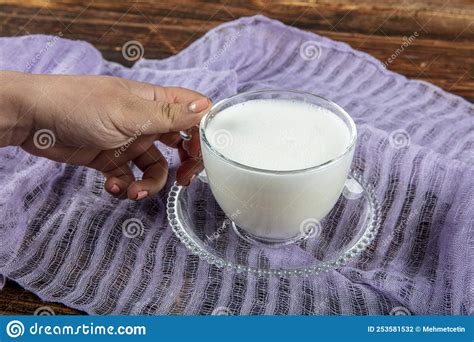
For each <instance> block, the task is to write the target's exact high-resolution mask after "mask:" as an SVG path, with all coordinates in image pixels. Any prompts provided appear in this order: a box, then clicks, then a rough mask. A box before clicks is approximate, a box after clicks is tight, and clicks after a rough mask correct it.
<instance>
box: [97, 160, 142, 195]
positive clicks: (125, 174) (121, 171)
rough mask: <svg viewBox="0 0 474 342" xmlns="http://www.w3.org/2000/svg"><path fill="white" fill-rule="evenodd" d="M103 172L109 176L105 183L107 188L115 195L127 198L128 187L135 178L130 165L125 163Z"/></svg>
mask: <svg viewBox="0 0 474 342" xmlns="http://www.w3.org/2000/svg"><path fill="white" fill-rule="evenodd" d="M103 174H104V176H105V177H106V178H107V180H106V181H105V184H104V188H105V190H106V191H107V192H108V193H109V194H111V195H112V196H114V197H117V198H126V197H127V196H126V195H127V189H128V188H129V186H130V184H132V182H133V181H134V180H135V177H134V176H133V173H132V170H131V169H130V167H129V166H128V165H127V164H123V165H120V166H118V167H116V168H115V169H113V170H110V171H107V172H103Z"/></svg>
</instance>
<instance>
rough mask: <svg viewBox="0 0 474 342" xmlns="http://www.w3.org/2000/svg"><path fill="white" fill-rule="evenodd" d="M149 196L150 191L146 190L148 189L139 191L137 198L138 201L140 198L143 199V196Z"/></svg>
mask: <svg viewBox="0 0 474 342" xmlns="http://www.w3.org/2000/svg"><path fill="white" fill-rule="evenodd" d="M147 196H148V191H146V190H142V191H139V192H138V194H137V198H136V200H137V201H138V200H141V199H143V198H145V197H147Z"/></svg>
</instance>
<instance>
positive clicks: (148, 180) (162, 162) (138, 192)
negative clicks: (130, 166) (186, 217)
mask: <svg viewBox="0 0 474 342" xmlns="http://www.w3.org/2000/svg"><path fill="white" fill-rule="evenodd" d="M133 162H134V163H135V165H137V166H138V168H140V170H142V171H143V178H142V180H139V181H135V182H133V183H132V184H130V186H129V187H128V191H127V197H128V198H129V199H132V200H141V199H143V198H146V197H148V196H151V195H154V194H156V193H157V192H159V191H160V190H161V189H163V187H164V186H165V184H166V180H167V178H168V163H167V161H166V159H165V157H163V155H162V154H161V152H160V151H159V150H158V149H157V148H156V146H154V145H152V146H151V147H150V148H149V149H148V150H147V151H145V152H144V153H143V154H141V155H140V156H138V157H137V158H136V159H134V160H133Z"/></svg>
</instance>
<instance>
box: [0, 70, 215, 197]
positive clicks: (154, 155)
mask: <svg viewBox="0 0 474 342" xmlns="http://www.w3.org/2000/svg"><path fill="white" fill-rule="evenodd" d="M0 78H1V81H2V82H1V83H2V85H3V84H5V85H7V86H8V87H10V90H9V91H7V92H5V93H7V96H8V97H9V100H5V94H4V95H3V99H4V100H3V101H1V100H0V104H1V103H6V104H8V106H6V108H10V109H11V110H10V111H12V112H14V113H15V115H17V118H16V124H15V125H13V127H8V126H12V124H11V122H10V125H8V124H7V125H6V126H7V127H6V128H5V127H0V133H1V132H2V131H5V130H7V129H10V130H9V131H8V132H9V134H4V136H9V142H8V143H5V142H4V141H3V140H2V141H0V144H2V145H3V146H4V145H8V144H15V145H19V146H21V148H23V149H24V150H25V151H27V152H29V153H31V154H33V155H36V156H40V157H46V158H49V159H52V160H55V161H59V162H66V163H70V164H76V165H85V166H88V167H91V168H94V169H97V170H99V171H101V172H102V173H103V174H104V176H105V177H106V182H105V189H106V190H107V191H108V192H109V193H111V194H112V195H114V196H116V197H119V198H125V197H128V198H129V199H135V200H139V199H142V198H145V197H147V196H149V195H153V194H155V193H157V192H158V191H160V190H161V189H162V188H163V186H164V185H165V183H166V180H167V176H168V165H167V162H166V159H165V158H164V157H163V155H162V154H161V153H160V151H159V150H158V149H157V148H156V147H155V145H154V141H155V140H160V141H161V142H163V143H165V144H167V145H168V146H171V147H175V148H178V150H179V155H180V158H181V161H182V164H181V165H180V167H179V169H178V171H177V181H178V183H180V184H182V185H187V184H189V182H190V181H191V180H192V178H193V176H194V175H195V174H197V173H198V172H199V171H200V170H201V169H202V161H201V159H200V146H199V136H198V129H197V128H193V127H195V126H196V125H197V124H198V123H199V121H200V119H201V117H202V116H203V114H204V112H205V110H206V109H208V107H209V106H210V101H209V100H208V99H207V98H206V97H204V96H203V95H201V94H199V93H196V92H194V91H191V90H188V89H184V88H176V87H159V86H154V85H151V84H148V83H142V82H136V81H130V80H126V79H122V78H115V77H107V76H66V75H30V74H21V73H12V72H1V73H0ZM5 78H7V79H9V81H10V82H8V83H3V81H5ZM12 99H13V100H12ZM2 115H3V116H4V115H5V114H4V113H2ZM8 115H9V117H11V115H12V114H11V113H10V114H8ZM9 121H11V118H10V120H9ZM2 126H5V125H2ZM189 129H191V131H192V139H191V140H190V141H185V142H183V140H182V138H181V137H180V134H179V131H180V130H189ZM11 132H15V134H12V133H11ZM41 133H44V134H49V136H47V135H43V136H41ZM48 138H49V139H51V140H49V141H48ZM41 139H43V141H42V140H41ZM12 141H13V143H12ZM51 141H54V144H49V145H50V146H48V142H51ZM45 144H46V145H45ZM2 145H0V146H2ZM45 146H46V147H47V148H45ZM128 162H133V163H134V164H135V165H136V166H137V167H138V168H140V169H141V170H142V171H143V179H141V180H136V179H135V178H134V176H133V174H132V171H131V169H130V167H129V165H128Z"/></svg>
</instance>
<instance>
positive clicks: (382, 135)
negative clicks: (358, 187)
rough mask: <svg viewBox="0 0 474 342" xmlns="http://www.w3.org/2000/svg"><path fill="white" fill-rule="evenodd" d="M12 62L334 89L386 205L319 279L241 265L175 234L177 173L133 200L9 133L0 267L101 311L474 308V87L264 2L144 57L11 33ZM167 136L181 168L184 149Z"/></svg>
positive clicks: (359, 165)
mask: <svg viewBox="0 0 474 342" xmlns="http://www.w3.org/2000/svg"><path fill="white" fill-rule="evenodd" d="M145 51H146V46H145ZM0 68H1V69H10V70H19V71H28V72H33V73H70V74H102V75H114V76H121V77H126V78H130V79H135V80H139V81H146V82H151V83H156V84H161V85H168V86H170V85H174V86H182V87H188V88H191V89H195V90H197V91H200V92H202V93H205V94H208V95H210V96H211V98H212V99H213V100H217V99H221V98H224V97H226V96H229V95H232V94H235V93H237V92H242V91H246V90H251V89H259V88H267V87H270V88H293V89H300V90H306V91H309V92H312V93H316V94H320V95H323V96H325V97H328V98H330V99H332V100H334V101H335V102H336V103H338V104H340V105H341V106H343V107H344V108H345V109H346V110H347V111H348V112H349V113H350V114H351V115H352V117H353V118H354V120H355V121H356V124H357V126H358V132H359V142H358V147H357V150H356V155H355V159H354V165H353V168H354V169H355V170H357V171H360V172H361V173H362V174H363V175H364V177H365V179H366V180H368V181H369V182H370V183H371V184H373V185H374V187H375V189H376V194H377V196H378V197H379V199H380V203H381V207H382V208H381V209H382V218H381V219H382V227H381V231H380V233H379V235H378V236H377V238H376V240H375V241H374V243H373V244H372V245H371V246H370V247H369V248H368V249H367V251H366V252H364V253H363V254H362V255H361V256H360V257H359V258H358V259H356V260H355V261H353V262H351V263H350V264H349V265H348V266H346V267H342V268H340V269H337V270H334V271H330V272H328V273H323V274H320V275H318V276H315V277H309V278H277V277H271V278H265V277H259V276H257V275H247V274H241V273H240V274H238V273H233V272H230V271H227V270H222V269H219V268H217V267H215V266H209V265H208V264H207V263H206V262H204V261H202V260H199V258H198V257H196V256H193V255H191V254H190V253H188V251H187V250H186V248H185V247H184V246H183V245H182V244H181V243H180V242H179V241H178V239H177V238H175V237H174V235H173V233H172V231H171V229H169V226H168V225H167V222H166V217H165V199H166V194H167V191H168V189H169V186H170V185H171V184H172V181H173V179H170V180H169V182H168V184H167V187H166V189H165V190H163V191H162V192H161V193H160V194H159V195H156V196H153V197H152V198H150V199H148V200H145V201H142V202H139V203H135V202H132V201H122V202H120V201H117V200H114V199H112V197H111V196H109V195H108V194H106V193H105V192H104V191H103V189H102V185H103V181H104V180H103V177H102V176H101V175H100V174H99V173H98V172H96V171H94V170H90V169H87V168H83V167H75V166H69V165H64V164H59V163H55V162H52V161H49V160H46V159H42V158H36V157H33V156H30V155H28V154H26V153H25V152H23V151H22V150H20V149H18V148H4V149H1V150H0V159H1V163H0V168H1V171H0V185H1V188H2V194H3V195H2V196H1V197H0V207H1V211H0V241H1V245H0V273H2V274H3V275H5V276H6V277H8V278H11V279H13V280H15V281H17V282H18V283H19V284H21V285H22V286H23V287H25V288H26V289H28V290H30V291H32V292H34V293H36V294H37V295H38V296H40V297H41V298H42V299H44V300H47V301H55V302H61V303H64V304H66V305H67V306H70V307H73V308H77V309H80V310H84V311H86V312H88V313H91V314H210V313H211V312H213V310H215V309H216V308H226V310H229V311H230V312H231V313H233V314H336V315H337V314H348V315H352V314H363V315H364V314H389V313H390V312H392V313H393V312H394V310H395V311H396V310H400V308H402V309H401V310H405V311H406V312H409V313H411V314H444V315H453V314H462V315H468V314H474V309H473V304H474V302H473V297H474V287H473V262H472V261H473V260H474V259H473V257H474V234H473V231H472V228H473V215H472V211H473V195H472V194H473V192H474V172H473V167H472V163H473V161H474V154H473V151H474V129H473V128H474V127H473V114H474V107H473V105H472V104H470V103H468V102H467V101H465V100H464V99H462V98H460V97H458V96H455V95H452V94H449V93H447V92H445V91H443V90H441V89H440V88H438V87H436V86H433V85H431V84H428V83H425V82H421V81H414V80H407V79H406V78H405V77H403V76H401V75H398V74H395V73H393V72H390V71H387V70H386V69H385V68H384V67H383V64H382V63H380V62H379V61H377V60H376V59H375V58H373V57H371V56H369V55H367V54H364V53H361V52H358V51H355V50H353V49H351V48H350V47H349V46H348V45H346V44H343V43H339V42H335V41H332V40H330V39H327V38H324V37H320V36H317V35H315V34H312V33H308V32H303V31H300V30H298V29H295V28H292V27H288V26H285V25H283V24H281V23H280V22H277V21H273V20H269V19H267V18H265V17H262V16H256V17H250V18H242V19H239V20H236V21H233V22H230V23H227V24H224V25H221V26H219V27H217V28H215V29H213V30H212V31H210V32H209V33H207V34H206V35H205V36H204V37H203V38H201V39H199V40H198V41H196V42H195V43H193V44H192V45H191V46H190V47H188V48H187V49H186V50H184V51H182V52H181V53H179V54H178V55H176V56H173V57H170V58H167V59H164V60H146V59H142V60H140V61H139V62H137V63H136V65H135V66H134V67H133V68H131V69H129V68H125V67H123V66H121V65H119V64H116V63H111V62H108V61H105V60H104V59H103V58H102V57H101V55H100V53H99V52H98V51H97V50H96V49H95V48H94V47H93V46H91V45H90V44H88V43H85V42H80V41H70V40H65V39H59V38H56V37H50V36H41V35H35V36H25V37H18V38H2V39H0ZM160 148H161V149H162V150H163V151H165V153H166V157H167V159H168V160H169V162H170V165H171V167H172V169H173V170H174V169H175V167H176V164H177V156H176V155H175V153H174V152H173V151H172V150H169V149H166V148H164V147H163V146H160ZM170 178H172V177H170ZM134 217H141V218H142V221H143V225H144V230H143V232H142V234H140V235H139V236H138V237H136V238H133V239H130V238H128V237H127V236H124V234H122V229H121V224H122V223H123V222H124V221H125V220H127V219H130V218H134Z"/></svg>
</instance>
